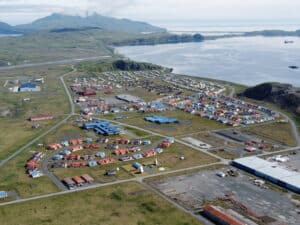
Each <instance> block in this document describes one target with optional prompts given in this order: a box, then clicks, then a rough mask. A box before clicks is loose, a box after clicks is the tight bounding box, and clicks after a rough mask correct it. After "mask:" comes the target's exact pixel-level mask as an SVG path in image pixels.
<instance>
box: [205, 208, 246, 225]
mask: <svg viewBox="0 0 300 225" xmlns="http://www.w3.org/2000/svg"><path fill="white" fill-rule="evenodd" d="M203 213H204V215H205V216H207V217H208V218H209V219H211V220H212V221H214V222H216V224H226V225H246V224H245V223H243V222H242V221H240V220H238V219H236V218H234V217H233V216H231V215H229V214H227V213H225V212H223V211H221V210H220V209H219V208H217V207H214V206H212V205H206V206H204V207H203Z"/></svg>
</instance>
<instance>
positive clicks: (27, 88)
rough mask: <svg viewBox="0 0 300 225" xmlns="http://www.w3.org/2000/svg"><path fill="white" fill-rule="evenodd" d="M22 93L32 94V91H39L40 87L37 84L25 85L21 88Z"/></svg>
mask: <svg viewBox="0 0 300 225" xmlns="http://www.w3.org/2000/svg"><path fill="white" fill-rule="evenodd" d="M19 91H20V92H31V91H39V87H38V86H36V84H32V83H25V84H21V85H20V86H19Z"/></svg>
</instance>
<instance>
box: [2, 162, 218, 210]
mask: <svg viewBox="0 0 300 225" xmlns="http://www.w3.org/2000/svg"><path fill="white" fill-rule="evenodd" d="M214 165H224V164H222V163H219V162H216V163H209V164H205V165H199V166H192V167H188V168H182V169H177V170H172V171H164V172H160V173H157V174H150V175H146V176H144V177H133V178H129V179H125V180H117V181H113V182H110V183H98V184H94V185H90V186H86V187H80V188H78V189H74V190H66V191H61V192H55V193H51V194H46V195H39V196H35V197H31V198H23V199H18V200H14V201H10V202H3V203H0V206H4V205H11V204H16V203H21V202H27V201H32V200H36V199H43V198H49V197H54V196H59V195H63V194H68V193H74V192H78V191H84V190H89V189H94V188H99V187H105V186H110V185H115V184H121V183H125V182H130V181H136V182H141V181H143V180H144V179H146V178H151V177H155V176H159V175H168V174H173V173H180V172H185V171H189V170H194V169H201V168H205V167H208V166H214Z"/></svg>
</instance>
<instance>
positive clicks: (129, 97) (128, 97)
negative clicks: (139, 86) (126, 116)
mask: <svg viewBox="0 0 300 225" xmlns="http://www.w3.org/2000/svg"><path fill="white" fill-rule="evenodd" d="M116 98H117V99H119V100H122V101H125V102H128V103H140V102H143V100H142V99H140V98H139V97H136V96H133V95H117V96H116Z"/></svg>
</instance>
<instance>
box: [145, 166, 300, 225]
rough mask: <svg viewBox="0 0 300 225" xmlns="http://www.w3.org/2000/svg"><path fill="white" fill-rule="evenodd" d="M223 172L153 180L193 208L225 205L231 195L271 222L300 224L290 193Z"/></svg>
mask: <svg viewBox="0 0 300 225" xmlns="http://www.w3.org/2000/svg"><path fill="white" fill-rule="evenodd" d="M227 169H228V167H227V168H224V169H222V170H223V171H225V170H227ZM219 171H221V170H217V171H216V170H211V171H201V172H197V173H194V174H188V175H181V176H177V177H170V178H164V179H161V180H156V181H153V182H151V185H152V186H154V187H155V188H157V189H159V190H160V191H161V192H162V193H164V194H165V195H167V196H169V197H170V198H172V199H173V200H175V201H177V202H179V203H180V204H181V205H183V206H184V207H186V208H188V209H191V210H197V209H199V208H200V207H201V206H202V205H203V204H205V203H207V202H213V204H217V203H220V202H222V204H225V203H226V201H223V199H225V198H226V197H228V196H230V198H231V199H234V202H235V204H236V205H243V206H246V208H247V213H249V214H251V215H256V216H257V217H258V218H262V217H268V218H269V220H270V221H273V222H272V223H270V224H282V223H284V224H289V225H296V224H297V225H298V224H300V217H299V214H298V213H299V211H298V212H297V208H296V207H295V205H294V204H293V203H292V201H291V200H290V199H289V197H288V195H287V194H281V193H279V192H275V191H273V190H270V189H266V188H262V187H259V186H256V185H254V183H253V178H250V177H249V176H248V175H246V174H244V173H241V172H240V171H239V176H238V177H231V176H228V177H219V176H216V173H217V172H219ZM212 190H213V191H212ZM233 205H234V204H233ZM233 208H234V207H233ZM234 209H236V208H234ZM246 216H247V215H246ZM248 216H249V215H248ZM266 224H267V223H266Z"/></svg>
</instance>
